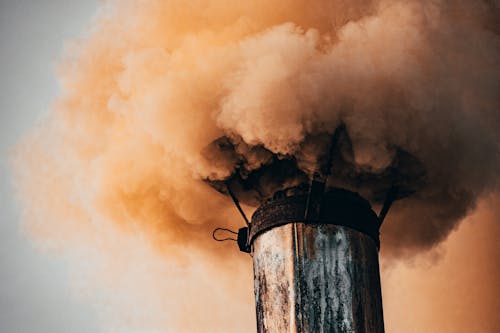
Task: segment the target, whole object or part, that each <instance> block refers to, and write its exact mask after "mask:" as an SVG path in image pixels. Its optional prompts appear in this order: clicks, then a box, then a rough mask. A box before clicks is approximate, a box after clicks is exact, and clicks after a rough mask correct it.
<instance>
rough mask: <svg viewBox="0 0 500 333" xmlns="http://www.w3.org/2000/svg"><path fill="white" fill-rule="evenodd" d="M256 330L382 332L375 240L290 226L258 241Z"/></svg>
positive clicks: (337, 229) (333, 229) (336, 229)
mask: <svg viewBox="0 0 500 333" xmlns="http://www.w3.org/2000/svg"><path fill="white" fill-rule="evenodd" d="M253 260H254V274H255V300H256V306H257V331H258V332H259V333H278V332H279V333H282V332H304V333H306V332H315V333H316V332H339V333H347V332H367V333H368V332H369V333H383V332H384V323H383V316H382V298H381V292H380V278H379V266H378V251H377V246H376V244H375V241H374V240H373V239H372V238H370V237H369V236H367V235H366V234H364V233H361V232H359V231H356V230H353V229H350V228H348V227H344V226H337V225H332V224H317V225H311V224H304V223H289V224H285V225H282V226H279V227H276V228H273V229H270V230H267V231H266V232H264V233H262V234H260V235H259V236H258V237H257V238H256V239H255V241H254V242H253Z"/></svg>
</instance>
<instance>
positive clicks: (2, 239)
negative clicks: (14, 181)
mask: <svg viewBox="0 0 500 333" xmlns="http://www.w3.org/2000/svg"><path fill="white" fill-rule="evenodd" d="M96 6H97V0H1V1H0V45H1V48H0V80H1V90H0V110H1V113H0V117H1V118H0V126H1V131H0V158H1V177H0V202H1V212H0V218H1V222H0V281H1V283H0V332H3V333H11V332H13V333H17V332H22V333H24V332H26V333H39V332H51V333H59V332H61V333H62V332H65V333H66V332H99V331H100V330H99V327H98V321H97V313H96V310H95V309H93V308H92V307H91V305H89V304H84V303H82V302H79V301H78V300H77V299H76V298H75V297H74V296H72V294H71V289H70V286H69V281H70V279H68V277H67V274H68V271H67V267H66V265H65V263H64V262H63V261H62V260H61V259H58V258H56V257H53V256H48V255H44V254H40V253H38V252H37V251H36V250H35V249H34V247H33V244H31V242H30V240H28V238H27V237H26V236H25V235H24V234H23V232H22V230H21V228H20V221H19V208H18V206H17V205H16V203H15V201H14V198H13V197H12V191H11V184H10V180H9V171H8V166H7V158H8V152H9V149H10V148H11V147H12V146H13V145H14V144H15V142H16V141H17V140H18V139H19V138H20V136H21V135H22V133H23V132H25V131H26V130H28V129H29V128H30V127H32V126H33V125H34V124H35V123H36V119H37V118H39V117H40V115H42V114H44V113H45V112H47V110H48V106H49V104H50V101H51V100H53V98H54V97H55V96H56V95H57V91H58V87H57V81H56V78H55V73H54V69H55V63H56V60H57V58H58V57H59V56H60V54H61V51H62V48H63V43H64V41H65V40H67V39H69V38H71V37H74V36H77V35H79V34H80V33H81V32H82V31H83V29H84V27H85V25H86V23H87V22H88V21H89V20H90V18H91V17H92V15H93V14H94V12H95V9H96Z"/></svg>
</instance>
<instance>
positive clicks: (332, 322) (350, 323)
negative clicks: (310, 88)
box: [211, 125, 416, 333]
mask: <svg viewBox="0 0 500 333" xmlns="http://www.w3.org/2000/svg"><path fill="white" fill-rule="evenodd" d="M345 142H348V134H347V132H346V129H345V126H343V125H340V126H339V127H338V128H337V130H336V131H335V133H334V134H333V136H332V137H331V143H330V149H329V150H328V151H327V153H326V154H324V155H326V156H323V157H322V158H321V159H320V163H318V166H317V168H316V171H315V172H314V175H313V177H312V181H311V182H310V185H309V186H307V185H305V184H301V185H298V186H293V187H289V188H286V189H284V190H279V191H276V192H275V193H274V195H273V196H272V197H271V198H270V199H267V200H265V201H263V202H262V203H261V205H260V206H259V207H258V208H257V210H256V211H255V213H254V214H253V216H252V219H251V222H250V221H248V219H247V217H246V216H245V213H244V211H243V210H242V208H241V207H240V204H239V200H238V198H237V196H236V194H235V193H234V192H233V190H232V189H231V183H230V182H226V183H225V185H226V186H225V193H226V194H229V195H230V197H231V198H232V199H233V201H234V203H235V204H236V207H237V208H238V210H239V212H240V213H241V215H242V216H243V218H244V219H245V222H246V224H247V227H245V228H241V229H240V230H239V232H238V237H237V242H238V246H239V248H240V250H241V251H243V252H247V253H251V255H252V257H253V266H254V287H255V302H256V312H257V332H259V333H280V332H301V333H307V332H339V333H344V332H346V333H347V332H370V333H381V332H382V333H383V332H384V320H383V312H382V294H381V289H380V272H379V264H378V250H379V247H380V241H379V229H380V226H381V224H382V222H383V220H384V218H385V216H386V215H387V213H388V211H389V209H390V207H391V205H392V202H393V201H394V200H396V199H398V198H401V197H405V196H407V195H409V194H410V193H411V192H412V191H411V189H410V188H405V187H404V186H403V187H401V183H400V184H399V186H398V185H396V184H393V185H392V186H391V187H390V188H389V189H388V190H387V189H386V190H385V192H386V195H385V197H386V199H385V202H384V204H383V206H382V210H381V212H380V214H379V215H378V216H377V214H375V212H374V211H373V210H372V208H371V205H370V203H369V202H368V201H367V200H366V199H365V198H363V197H361V196H360V195H359V194H358V193H356V192H353V191H350V190H347V189H345V188H339V187H327V186H326V184H327V180H328V176H329V175H330V174H331V172H332V166H333V165H334V164H335V163H334V161H336V163H337V164H339V163H338V162H339V161H340V159H339V157H338V156H339V152H340V149H341V148H342V145H343V144H344V145H345ZM219 146H220V143H219ZM399 156H406V157H405V158H403V157H399V158H398V159H403V160H406V161H414V162H416V161H415V160H414V159H413V158H411V159H410V157H408V156H410V155H407V154H406V153H403V152H401V153H400V155H399ZM275 174H276V173H275ZM273 178H274V177H271V178H267V179H266V181H265V182H272V181H274V180H275V179H273ZM233 183H234V182H233ZM211 184H212V185H217V183H214V182H211ZM219 185H220V184H219ZM264 187H265V186H264ZM216 188H219V189H222V188H221V187H216Z"/></svg>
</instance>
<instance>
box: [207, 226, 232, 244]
mask: <svg viewBox="0 0 500 333" xmlns="http://www.w3.org/2000/svg"><path fill="white" fill-rule="evenodd" d="M217 231H227V232H229V233H231V234H233V235H238V233H237V232H235V231H232V230H229V229H226V228H215V229H214V231H213V232H212V238H213V239H214V240H216V241H217V242H224V241H228V240H230V241H235V242H237V241H238V240H237V239H235V238H232V237H226V238H217V237H216V236H215V234H216V233H217Z"/></svg>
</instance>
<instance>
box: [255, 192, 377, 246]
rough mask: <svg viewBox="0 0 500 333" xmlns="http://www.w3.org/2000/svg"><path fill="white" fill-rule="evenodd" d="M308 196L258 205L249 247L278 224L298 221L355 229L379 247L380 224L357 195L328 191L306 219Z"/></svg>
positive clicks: (286, 198)
mask: <svg viewBox="0 0 500 333" xmlns="http://www.w3.org/2000/svg"><path fill="white" fill-rule="evenodd" d="M306 206H307V195H296V196H291V197H285V198H279V199H273V200H271V201H269V202H267V203H265V204H263V205H262V206H260V207H259V208H258V209H257V210H256V211H255V213H254V214H253V216H252V223H251V227H250V232H249V235H248V237H249V238H248V244H249V245H251V244H252V242H253V240H254V239H255V238H256V237H258V236H259V234H261V233H263V232H265V231H266V230H269V229H272V228H274V227H278V226H280V225H284V224H288V223H293V222H298V223H306V224H335V225H341V226H345V227H349V228H352V229H355V230H357V231H359V232H362V233H364V234H366V235H368V236H370V237H371V238H372V239H373V240H374V241H375V244H376V245H377V248H379V246H380V240H379V228H380V223H379V219H378V217H377V214H375V212H374V211H373V210H372V208H371V206H370V203H369V202H368V201H367V200H365V199H364V198H363V197H361V196H360V195H359V194H357V193H354V192H351V191H348V190H344V189H338V188H334V189H330V190H329V191H328V192H326V193H324V194H323V195H322V197H321V198H320V206H319V207H320V209H319V212H318V214H315V215H314V218H312V219H308V218H306V217H305V216H306Z"/></svg>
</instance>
